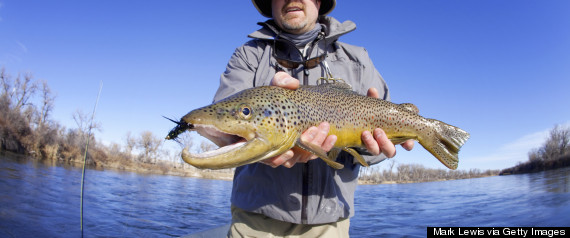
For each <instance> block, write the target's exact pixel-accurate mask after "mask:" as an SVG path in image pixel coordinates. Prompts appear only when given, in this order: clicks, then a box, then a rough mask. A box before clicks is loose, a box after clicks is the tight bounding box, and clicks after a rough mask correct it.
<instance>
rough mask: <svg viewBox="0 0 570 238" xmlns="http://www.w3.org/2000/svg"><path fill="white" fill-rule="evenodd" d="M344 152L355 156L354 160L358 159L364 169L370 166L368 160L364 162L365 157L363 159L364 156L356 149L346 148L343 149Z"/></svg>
mask: <svg viewBox="0 0 570 238" xmlns="http://www.w3.org/2000/svg"><path fill="white" fill-rule="evenodd" d="M342 150H344V151H346V152H348V153H349V154H351V155H352V156H354V158H356V160H358V162H359V163H360V164H361V165H362V166H364V167H368V166H370V165H368V163H367V162H366V160H364V157H362V155H360V154H359V153H358V152H356V150H355V149H353V148H350V147H344V148H342Z"/></svg>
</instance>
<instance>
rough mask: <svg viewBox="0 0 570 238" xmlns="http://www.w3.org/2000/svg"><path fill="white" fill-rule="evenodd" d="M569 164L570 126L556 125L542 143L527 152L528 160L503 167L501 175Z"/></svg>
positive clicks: (536, 170) (542, 169)
mask: <svg viewBox="0 0 570 238" xmlns="http://www.w3.org/2000/svg"><path fill="white" fill-rule="evenodd" d="M567 166H570V128H568V127H562V126H560V125H556V126H555V127H554V128H553V129H552V130H551V131H550V135H549V137H548V138H547V139H546V141H545V142H544V144H543V145H542V146H541V147H539V148H536V149H533V150H531V151H530V152H529V153H528V161H526V162H520V163H519V164H517V165H516V166H514V167H511V168H508V169H503V170H502V171H501V173H500V174H501V175H507V174H521V173H532V172H538V171H544V170H550V169H557V168H562V167H567Z"/></svg>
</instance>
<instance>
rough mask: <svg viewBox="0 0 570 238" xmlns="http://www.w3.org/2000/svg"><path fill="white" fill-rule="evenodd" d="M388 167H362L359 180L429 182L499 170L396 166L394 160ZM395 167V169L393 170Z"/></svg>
mask: <svg viewBox="0 0 570 238" xmlns="http://www.w3.org/2000/svg"><path fill="white" fill-rule="evenodd" d="M388 166H389V168H387V169H382V168H380V167H368V168H367V167H362V168H361V170H360V177H359V179H360V181H361V182H363V183H374V184H376V183H415V182H431V181H443V180H454V179H469V178H479V177H487V176H495V175H498V174H499V170H485V171H482V170H479V169H470V170H449V169H431V168H426V167H424V166H423V165H419V164H399V165H397V166H396V162H395V160H391V161H390V162H389V164H388ZM394 167H395V170H394Z"/></svg>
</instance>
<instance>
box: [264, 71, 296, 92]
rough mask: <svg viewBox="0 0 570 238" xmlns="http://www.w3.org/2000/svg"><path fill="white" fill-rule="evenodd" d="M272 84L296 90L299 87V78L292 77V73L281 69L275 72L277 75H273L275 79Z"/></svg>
mask: <svg viewBox="0 0 570 238" xmlns="http://www.w3.org/2000/svg"><path fill="white" fill-rule="evenodd" d="M270 85H273V86H278V87H282V88H287V89H293V90H294V89H297V88H299V80H297V79H295V78H293V77H291V75H289V74H287V73H285V72H282V71H280V72H277V73H275V76H273V80H271V83H270Z"/></svg>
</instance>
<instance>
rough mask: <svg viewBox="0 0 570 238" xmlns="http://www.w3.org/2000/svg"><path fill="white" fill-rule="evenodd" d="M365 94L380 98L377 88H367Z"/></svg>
mask: <svg viewBox="0 0 570 238" xmlns="http://www.w3.org/2000/svg"><path fill="white" fill-rule="evenodd" d="M366 96H368V97H371V98H380V94H379V93H378V89H376V88H369V89H368V92H366Z"/></svg>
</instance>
